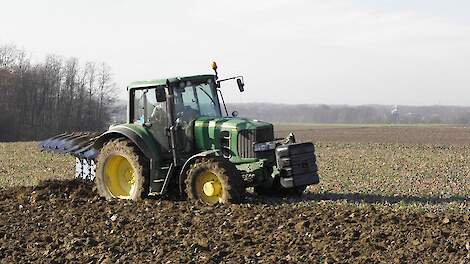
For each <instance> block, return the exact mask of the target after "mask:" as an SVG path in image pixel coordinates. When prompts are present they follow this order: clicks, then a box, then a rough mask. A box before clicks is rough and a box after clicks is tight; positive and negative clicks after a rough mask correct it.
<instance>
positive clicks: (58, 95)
mask: <svg viewBox="0 0 470 264" xmlns="http://www.w3.org/2000/svg"><path fill="white" fill-rule="evenodd" d="M115 88H116V86H115V84H114V81H113V78H112V74H111V69H110V67H109V66H108V65H107V64H106V63H103V62H86V63H85V64H80V62H79V60H78V59H77V58H74V57H71V58H64V57H61V56H57V55H54V54H52V55H48V56H46V58H45V59H44V60H43V61H42V62H39V63H33V62H32V60H31V58H30V56H29V55H28V54H27V52H26V51H25V50H23V49H19V48H17V47H16V46H14V45H2V46H0V141H17V140H38V139H44V138H46V137H50V136H53V135H56V134H59V133H62V132H72V131H79V130H82V131H83V130H86V131H96V130H102V129H105V127H106V126H107V124H108V121H109V119H110V112H111V110H112V102H113V100H114V94H115V93H114V91H115Z"/></svg>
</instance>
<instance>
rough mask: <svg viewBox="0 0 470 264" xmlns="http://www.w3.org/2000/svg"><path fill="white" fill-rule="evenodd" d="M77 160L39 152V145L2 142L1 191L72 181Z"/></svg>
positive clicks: (0, 157) (0, 151) (0, 154)
mask: <svg viewBox="0 0 470 264" xmlns="http://www.w3.org/2000/svg"><path fill="white" fill-rule="evenodd" d="M74 170H75V163H74V158H73V157H71V156H65V155H53V154H50V153H45V152H44V153H43V152H41V151H39V149H38V147H37V143H36V142H16V143H1V142H0V188H7V187H13V186H30V185H37V184H38V183H39V182H40V181H42V180H48V179H70V178H72V177H73V176H74Z"/></svg>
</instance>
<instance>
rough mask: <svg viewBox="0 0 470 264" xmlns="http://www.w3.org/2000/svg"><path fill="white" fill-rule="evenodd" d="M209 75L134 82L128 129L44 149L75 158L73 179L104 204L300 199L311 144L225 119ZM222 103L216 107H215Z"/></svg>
mask: <svg viewBox="0 0 470 264" xmlns="http://www.w3.org/2000/svg"><path fill="white" fill-rule="evenodd" d="M212 68H213V70H214V71H215V74H208V75H195V76H186V77H178V78H167V79H158V80H150V81H139V82H133V83H131V84H130V85H129V86H128V88H127V89H128V92H129V101H128V113H127V114H128V119H127V123H125V124H120V125H112V126H111V127H110V128H109V130H108V131H106V132H104V133H99V134H98V133H72V134H61V135H58V136H55V137H53V138H50V139H47V140H44V141H42V142H41V143H40V147H41V148H42V149H43V150H47V151H53V152H58V153H68V154H72V155H74V156H75V157H76V177H77V178H80V179H84V180H94V181H95V184H96V187H97V190H98V192H99V193H100V195H101V196H103V197H106V198H107V199H112V198H119V199H132V200H140V199H142V198H144V197H147V196H149V195H164V194H173V193H178V194H180V195H182V196H187V197H188V198H189V199H191V200H198V201H202V202H203V203H205V204H210V205H213V204H218V203H237V202H240V201H241V200H242V199H243V197H244V194H245V190H246V188H248V187H254V191H255V192H256V193H258V194H270V195H283V196H286V195H299V194H301V193H302V192H303V191H304V190H305V188H306V187H307V186H308V185H311V184H316V183H318V182H319V178H318V175H317V166H316V160H315V151H314V145H313V144H312V143H310V142H308V143H296V142H295V137H294V135H293V134H290V135H289V136H288V137H287V138H285V139H279V138H275V137H274V130H273V125H272V124H270V123H266V122H262V121H258V120H250V119H246V118H239V117H237V113H236V112H233V113H232V116H230V117H229V116H228V112H227V108H226V106H225V102H224V99H223V96H222V92H221V90H220V87H221V83H222V82H224V81H228V80H236V82H237V84H238V87H239V89H240V91H241V92H243V91H244V82H243V77H241V76H238V77H232V78H228V79H223V80H222V79H219V78H218V75H217V65H216V64H215V63H213V64H212ZM219 99H220V100H219Z"/></svg>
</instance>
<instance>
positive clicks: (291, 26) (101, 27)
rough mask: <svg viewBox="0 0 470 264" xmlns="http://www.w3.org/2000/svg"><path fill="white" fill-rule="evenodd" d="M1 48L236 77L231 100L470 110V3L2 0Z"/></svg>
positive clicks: (158, 72) (127, 78)
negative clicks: (239, 78)
mask: <svg viewBox="0 0 470 264" xmlns="http://www.w3.org/2000/svg"><path fill="white" fill-rule="evenodd" d="M0 3H1V4H0V6H1V10H0V43H1V44H9V43H14V44H16V45H18V46H19V47H21V48H24V49H26V50H27V51H29V52H31V54H32V56H33V59H35V60H41V59H43V58H44V57H45V56H46V54H48V53H56V54H59V55H62V56H66V57H69V56H75V57H77V58H79V59H80V61H82V62H85V61H87V60H100V61H105V62H107V63H108V64H109V65H110V66H111V67H112V69H113V72H114V78H115V80H116V83H117V84H118V85H119V86H120V88H121V91H122V92H121V94H120V96H121V97H125V86H126V84H127V83H129V82H131V81H134V80H140V79H153V78H162V77H167V76H174V75H184V74H199V73H210V72H211V70H210V62H211V61H212V60H215V61H217V62H218V64H219V73H220V75H221V76H222V77H230V76H231V75H237V74H242V75H244V76H245V81H246V92H245V93H243V94H239V93H238V91H237V89H236V86H235V84H231V85H225V86H224V87H223V89H224V94H225V96H226V100H227V101H231V102H275V103H290V104H295V103H324V104H355V105H357V104H371V103H377V104H413V105H431V104H443V105H467V106H468V105H470V1H468V0H446V1H444V0H382V1H378V0H375V1H372V0H355V1H347V0H337V1H335V0H328V1H325V0H324V1H313V0H305V1H301V0H269V1H241V0H238V1H225V0H216V1H206V0H204V1H201V0H199V1H175V0H173V1H124V0H120V1H118V0H106V1H105V0H99V1H96V0H95V1H87V0H81V1H65V0H50V1H41V0H31V1H23V0H15V1H7V0H0Z"/></svg>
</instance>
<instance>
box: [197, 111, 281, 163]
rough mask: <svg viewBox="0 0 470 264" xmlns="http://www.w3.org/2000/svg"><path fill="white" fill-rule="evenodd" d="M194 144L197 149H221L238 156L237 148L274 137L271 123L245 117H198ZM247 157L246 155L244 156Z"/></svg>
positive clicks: (250, 145) (249, 146) (248, 146)
mask: <svg viewBox="0 0 470 264" xmlns="http://www.w3.org/2000/svg"><path fill="white" fill-rule="evenodd" d="M194 138H195V146H196V149H197V150H199V151H204V150H210V149H222V150H225V151H226V153H230V156H239V155H238V154H239V149H240V148H241V147H243V148H251V147H252V145H253V143H255V142H266V141H270V140H273V139H274V133H273V125H272V124H270V123H266V122H262V121H258V120H252V119H247V118H232V117H200V118H198V119H196V121H195V123H194ZM246 158H248V157H246Z"/></svg>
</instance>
